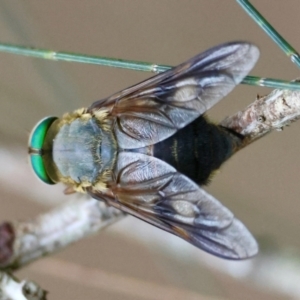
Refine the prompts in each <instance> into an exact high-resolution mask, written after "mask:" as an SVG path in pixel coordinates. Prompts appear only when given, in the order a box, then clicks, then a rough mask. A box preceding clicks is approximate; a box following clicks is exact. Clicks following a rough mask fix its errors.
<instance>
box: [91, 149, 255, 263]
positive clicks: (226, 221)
mask: <svg viewBox="0 0 300 300" xmlns="http://www.w3.org/2000/svg"><path fill="white" fill-rule="evenodd" d="M114 176H115V180H114V182H112V183H111V184H110V186H109V188H110V190H109V191H110V194H105V193H101V192H100V191H97V190H90V191H89V193H90V195H91V196H92V197H94V198H96V199H99V200H104V201H106V202H107V203H108V204H110V205H112V206H114V207H117V208H119V209H121V210H123V211H125V212H127V213H129V214H131V215H133V216H135V217H137V218H139V219H142V220H144V221H146V222H148V223H150V224H152V225H155V226H157V227H159V228H161V229H164V230H166V231H168V232H170V233H173V234H175V235H177V236H179V237H181V238H183V239H185V240H186V241H188V242H190V243H191V244H193V245H195V246H196V247H199V248H201V249H203V250H205V251H207V252H209V253H211V254H214V255H217V256H220V257H223V258H228V259H236V260H239V259H245V258H248V257H251V256H253V255H255V254H256V253H257V251H258V246H257V243H256V241H255V239H254V238H253V237H252V235H251V234H250V232H249V231H248V230H247V228H246V227H245V226H244V225H243V224H242V223H241V222H240V221H239V220H237V219H236V218H234V216H233V214H232V213H231V212H230V211H229V210H228V209H227V208H226V207H224V206H223V205H222V204H221V203H220V202H219V201H218V200H216V199H215V198H214V197H212V196H211V195H210V194H208V193H207V192H205V191H204V190H203V189H202V188H200V187H199V186H198V185H197V184H195V183H194V182H193V181H192V180H190V179H189V178H188V177H186V176H184V175H182V174H180V173H178V172H177V171H176V169H174V168H173V167H171V166H170V165H168V164H166V163H165V162H163V161H161V160H159V159H157V158H154V157H151V156H147V155H144V154H139V153H131V152H122V153H120V154H119V157H118V160H117V163H116V167H115V170H114Z"/></svg>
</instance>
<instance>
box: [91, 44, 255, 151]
mask: <svg viewBox="0 0 300 300" xmlns="http://www.w3.org/2000/svg"><path fill="white" fill-rule="evenodd" d="M258 56H259V50H258V49H257V47H256V46H254V45H252V44H249V43H243V42H235V43H228V44H223V45H220V46H217V47H214V48H212V49H210V50H207V51H206V52H204V53H202V54H199V55H197V56H195V57H193V58H191V59H190V60H188V61H187V62H185V63H183V64H181V65H179V66H177V67H175V68H172V69H171V70H169V71H166V72H164V73H161V74H158V75H156V76H154V77H152V78H149V79H147V80H145V81H143V82H141V83H139V84H137V85H134V86H132V87H129V88H127V89H125V90H123V91H121V92H119V93H116V94H114V95H112V96H111V97H109V98H106V99H103V100H99V101H97V102H95V103H94V104H92V106H91V107H90V108H89V112H93V111H97V110H102V109H103V110H106V111H109V115H108V117H110V118H112V120H113V121H114V133H115V136H116V138H117V140H118V145H119V146H120V147H121V148H125V149H132V148H139V147H144V146H148V145H152V144H155V143H157V142H159V141H162V140H164V139H166V138H168V137H169V136H171V135H173V134H174V133H175V132H176V131H177V130H178V129H180V128H182V127H184V126H186V125H187V124H188V123H190V122H192V121H193V120H194V119H196V118H197V117H199V116H200V115H201V114H203V113H204V112H205V111H207V110H208V109H209V108H211V107H212V106H213V105H214V104H216V103H217V102H218V101H220V100H221V99H222V98H223V97H224V96H226V95H227V94H228V93H229V92H230V91H231V90H232V89H233V88H234V87H235V86H236V85H237V84H238V83H240V82H241V80H242V79H243V78H244V77H245V76H246V75H247V74H248V72H249V71H250V70H251V69H252V68H253V66H254V64H255V63H256V61H257V59H258Z"/></svg>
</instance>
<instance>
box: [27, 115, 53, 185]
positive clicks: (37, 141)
mask: <svg viewBox="0 0 300 300" xmlns="http://www.w3.org/2000/svg"><path fill="white" fill-rule="evenodd" d="M55 120H57V117H46V118H44V119H42V120H41V121H39V122H38V123H37V124H36V125H35V127H34V128H33V130H32V131H31V134H30V138H29V154H30V162H31V166H32V169H33V171H34V173H35V174H36V175H37V177H38V178H39V179H41V180H42V181H43V182H45V183H48V184H54V183H55V182H53V181H52V180H51V178H50V177H49V175H48V174H47V171H46V167H45V163H44V159H43V145H44V142H45V138H46V135H47V132H48V130H49V128H50V126H51V124H52V123H53V122H54V121H55Z"/></svg>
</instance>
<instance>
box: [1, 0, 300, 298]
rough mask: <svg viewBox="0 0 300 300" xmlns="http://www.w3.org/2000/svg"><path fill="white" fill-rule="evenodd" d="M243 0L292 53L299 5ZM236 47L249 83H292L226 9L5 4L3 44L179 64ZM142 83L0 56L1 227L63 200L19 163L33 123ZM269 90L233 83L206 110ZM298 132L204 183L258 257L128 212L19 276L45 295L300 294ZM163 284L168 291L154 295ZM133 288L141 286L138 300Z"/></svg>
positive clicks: (227, 109) (130, 76)
mask: <svg viewBox="0 0 300 300" xmlns="http://www.w3.org/2000/svg"><path fill="white" fill-rule="evenodd" d="M252 2H253V3H254V4H255V5H257V8H258V9H259V10H260V11H261V12H262V13H263V14H264V15H265V17H266V18H267V19H268V20H269V21H270V22H271V23H272V24H273V25H274V26H275V28H277V29H278V30H279V31H280V32H281V34H282V35H283V36H284V37H285V38H286V39H287V40H288V41H290V42H291V43H292V44H293V46H294V47H295V48H296V49H300V40H299V15H300V6H299V0H289V1H272V0H263V1H262V0H256V1H252ZM233 40H247V41H251V42H253V43H255V44H256V45H258V46H259V48H260V49H261V59H260V60H259V62H258V64H257V66H256V67H255V69H254V70H253V72H252V74H253V75H260V76H264V77H273V78H281V79H293V78H296V77H298V76H299V70H297V68H296V67H295V66H294V65H292V63H291V62H290V61H289V60H288V59H287V58H286V57H285V56H284V54H283V53H281V52H280V50H279V49H278V48H277V47H276V46H275V45H274V43H273V42H272V41H271V40H270V39H269V38H268V37H267V36H266V35H265V34H264V33H263V32H262V31H261V30H260V29H259V28H258V26H257V25H256V24H254V22H253V21H252V20H251V19H250V18H249V17H248V16H247V15H246V14H245V13H244V12H243V10H242V9H241V8H240V7H239V5H238V4H236V3H235V1H229V0H223V1H221V0H189V1H174V0H164V1H161V0H157V1H153V0H151V1H150V0H147V1H146V0H144V1H137V0H122V1H121V0H119V1H116V0H88V1H80V0H73V1H66V0H65V1H63V0H51V1H37V0H27V1H14V0H7V1H5V0H0V41H2V42H11V43H16V44H23V45H27V46H35V47H40V48H49V49H53V50H63V51H73V52H79V53H86V54H94V55H103V56H111V57H117V58H123V59H135V60H141V61H149V62H155V63H161V64H166V65H176V64H179V63H181V62H182V61H184V60H186V59H188V58H190V57H191V56H193V55H195V54H196V53H199V52H201V51H203V50H205V49H207V48H209V47H211V46H213V45H217V44H220V43H223V42H227V41H233ZM148 76H150V74H146V73H141V72H134V71H128V70H120V69H110V68H107V67H100V66H91V65H83V64H76V63H67V62H52V61H43V60H39V59H31V58H27V57H18V56H15V55H10V54H1V53H0V99H1V100H0V108H1V109H0V114H1V115H0V163H1V169H0V191H1V192H0V199H1V206H0V219H1V220H7V219H8V220H10V219H18V220H22V219H23V220H25V219H28V218H32V217H34V216H36V215H37V214H38V213H41V212H45V211H46V210H47V209H49V203H48V204H47V203H45V204H43V203H42V201H41V200H43V198H44V197H43V195H45V202H46V198H47V199H52V200H53V201H54V200H57V201H63V200H64V198H66V196H63V195H62V190H63V187H62V186H57V187H48V186H45V185H44V184H42V183H40V182H39V181H38V180H37V179H36V178H35V177H34V176H33V174H32V172H31V170H30V167H29V165H28V163H27V149H26V148H27V139H28V136H29V132H30V130H31V128H32V127H33V126H34V125H35V123H36V122H37V121H38V120H39V119H41V118H42V117H44V116H47V115H58V116H60V115H62V114H63V113H64V112H66V111H72V110H74V109H76V108H79V107H82V106H88V105H90V104H91V103H92V102H93V101H95V100H98V99H100V98H103V97H106V96H108V95H110V94H112V93H114V92H116V91H118V90H120V89H123V88H125V87H127V86H129V85H132V84H134V83H136V82H138V81H141V80H143V79H145V78H147V77H148ZM268 91H269V90H268V89H262V88H257V87H247V86H239V87H238V88H236V89H235V90H234V92H233V93H231V94H230V96H228V97H227V98H226V99H224V100H223V101H222V102H221V103H220V104H218V105H217V106H216V107H215V108H213V109H212V110H211V113H210V115H211V116H212V118H213V119H214V120H216V121H218V120H221V119H222V118H224V117H225V116H226V115H229V114H231V113H234V112H236V111H237V110H239V109H242V108H244V107H245V106H247V104H248V103H250V102H252V101H253V100H254V98H255V97H256V94H258V93H259V94H265V93H268ZM299 133H300V124H299V123H295V124H293V125H292V126H291V127H289V128H286V129H285V130H284V131H283V132H280V133H273V134H271V135H269V136H267V137H265V138H264V139H262V140H261V141H259V142H257V143H255V144H253V145H251V146H250V147H248V148H247V149H245V150H243V151H242V152H240V153H238V154H237V155H236V156H235V157H234V158H232V159H231V160H230V162H228V163H227V164H226V165H225V166H223V168H222V169H221V173H219V174H218V175H217V176H216V177H215V179H214V181H213V183H212V184H211V185H210V186H209V188H208V190H209V192H210V193H212V194H213V195H214V196H215V197H217V198H218V199H220V200H221V201H222V202H223V203H224V204H225V205H226V206H228V207H229V208H230V209H231V210H232V211H233V212H234V213H235V214H236V216H238V218H239V219H241V220H242V221H243V222H244V223H245V224H246V225H247V226H248V228H249V229H250V231H251V232H252V233H253V234H254V235H255V236H256V237H257V238H258V240H259V241H261V249H262V251H261V252H262V253H263V254H262V256H261V257H260V258H258V260H256V261H254V262H250V263H249V264H239V263H228V264H224V263H223V261H221V260H220V259H211V257H210V256H209V255H205V254H203V253H202V251H200V250H197V251H195V249H194V248H193V247H192V246H189V245H187V244H185V243H183V244H182V243H179V242H178V241H177V238H175V237H174V238H173V237H172V238H169V235H168V234H167V233H161V232H160V231H159V230H157V229H155V228H152V227H151V226H149V225H147V224H146V225H144V224H143V225H142V224H141V223H140V222H141V221H139V220H136V219H134V218H132V217H127V218H126V220H125V219H124V220H122V221H120V222H119V224H117V225H113V226H111V228H108V229H107V230H106V231H105V232H102V233H101V234H99V235H98V236H95V237H93V238H90V239H88V240H84V241H81V242H80V243H78V244H76V245H73V246H72V247H70V248H68V249H66V250H64V251H63V252H61V253H59V254H57V255H56V256H53V257H52V258H51V259H48V260H47V259H45V264H43V265H41V264H39V263H36V264H32V265H30V266H28V267H26V268H24V269H23V270H22V271H21V272H18V273H17V276H19V278H30V279H32V280H35V281H37V282H38V283H39V284H41V286H43V287H44V288H46V289H47V290H48V291H50V294H49V299H64V300H68V299H91V300H93V299H105V300H106V299H111V300H116V299H158V295H160V297H161V299H182V297H181V296H179V293H176V290H174V289H179V290H180V291H181V292H182V293H183V294H184V295H185V298H186V299H208V298H209V299H300V292H299V290H297V284H298V285H299V282H300V279H299V277H300V272H299V270H300V269H299V268H298V267H299V265H298V260H297V259H298V255H300V230H299V229H300V218H299V216H300V204H299V201H300V199H299V194H300V184H299V178H298V174H299V170H300V159H299V154H298V153H299V151H300V140H299ZM70 197H74V196H68V199H70ZM38 200H39V201H40V202H39V201H38ZM135 231H136V233H135ZM139 236H142V239H139ZM157 241H160V243H163V242H164V245H163V246H162V245H159V243H157ZM191 253H192V255H191ZM174 254H175V255H174ZM266 257H267V258H266ZM52 259H55V261H56V262H57V261H58V262H61V263H60V264H58V265H59V267H57V272H50V271H49V270H50V268H49V269H48V268H47V263H48V266H50V265H52V266H53V264H52V263H53V260H52ZM203 261H205V262H206V263H208V264H209V265H210V266H212V265H213V266H214V268H211V267H210V266H207V265H206V266H205V265H204V264H203ZM201 262H202V263H201ZM64 263H70V264H66V265H64ZM78 266H80V267H81V269H80V270H82V272H83V271H84V272H87V273H84V274H85V275H83V274H82V273H79V274H78V276H77V278H75V279H74V276H73V277H72V278H69V277H68V276H65V275H64V274H68V272H69V273H71V272H72V274H73V273H74V272H73V271H72V270H71V268H73V267H78ZM68 268H69V269H68ZM220 269H222V272H219V271H218V270H220ZM234 270H235V271H234ZM237 270H238V271H239V272H240V273H242V275H243V276H244V277H246V278H244V280H243V279H240V278H238V277H239V276H237ZM95 271H97V272H95ZM86 274H89V275H88V276H87V275H86ZM230 274H231V275H230ZM73 275H74V274H73ZM232 275H233V276H232ZM107 276H108V277H109V280H107ZM235 277H236V278H235ZM90 278H93V281H94V283H93V284H92V283H90V281H89V280H90ZM106 280H107V281H106ZM97 281H98V282H99V285H98V284H97ZM269 281H270V283H269ZM285 282H286V284H287V285H283V287H282V290H281V292H280V291H278V290H279V289H281V287H280V284H283V283H285ZM294 282H295V283H296V284H295V285H293V283H294ZM272 284H273V286H272ZM120 285H122V288H120ZM162 287H163V288H165V290H164V291H169V292H170V293H172V291H175V295H177V296H173V297H171V296H168V295H169V294H168V295H167V294H166V295H165V296H162V295H163V294H162V290H161V288H162ZM140 289H148V290H149V291H148V292H146V293H145V294H147V295H146V296H143V295H142V294H143V293H141V292H140ZM284 289H285V290H284ZM201 296H205V297H208V298H201Z"/></svg>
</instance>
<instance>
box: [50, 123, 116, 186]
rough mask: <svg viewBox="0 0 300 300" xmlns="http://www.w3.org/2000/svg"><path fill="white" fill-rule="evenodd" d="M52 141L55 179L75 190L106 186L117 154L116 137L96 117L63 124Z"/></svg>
mask: <svg viewBox="0 0 300 300" xmlns="http://www.w3.org/2000/svg"><path fill="white" fill-rule="evenodd" d="M52 141H53V144H52V160H53V163H54V165H53V170H52V172H51V173H52V174H53V175H54V177H57V178H54V180H55V179H56V181H62V182H64V183H67V184H71V185H73V186H74V187H75V190H76V188H77V190H82V188H83V190H84V188H85V187H89V186H95V185H96V186H101V184H102V185H103V187H104V186H105V181H106V180H108V179H109V178H108V177H109V175H110V173H111V172H110V171H111V170H112V168H113V165H114V161H115V153H116V146H115V141H114V137H113V134H112V133H111V132H110V131H108V130H107V128H106V129H105V130H104V129H103V128H101V125H100V124H99V122H98V121H97V120H96V119H95V118H90V119H88V120H84V119H81V118H77V119H75V120H73V121H72V122H70V123H65V124H63V125H62V126H61V127H60V128H59V130H58V131H57V133H56V135H55V136H54V138H53V140H52ZM50 168H51V167H50ZM55 173H56V174H55Z"/></svg>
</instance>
